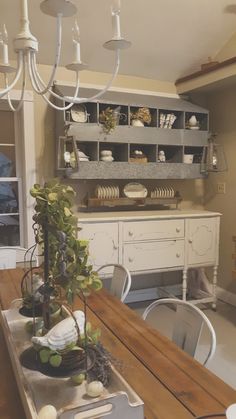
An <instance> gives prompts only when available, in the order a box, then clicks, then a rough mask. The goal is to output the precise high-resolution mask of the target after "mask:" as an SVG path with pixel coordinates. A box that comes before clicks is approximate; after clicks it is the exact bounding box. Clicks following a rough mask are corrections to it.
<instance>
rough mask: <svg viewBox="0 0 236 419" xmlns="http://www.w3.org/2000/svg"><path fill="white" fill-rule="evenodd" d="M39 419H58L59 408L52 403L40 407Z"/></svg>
mask: <svg viewBox="0 0 236 419" xmlns="http://www.w3.org/2000/svg"><path fill="white" fill-rule="evenodd" d="M38 419H57V410H56V409H55V407H54V406H52V405H51V404H46V405H45V406H43V407H42V408H41V409H40V411H39V414H38Z"/></svg>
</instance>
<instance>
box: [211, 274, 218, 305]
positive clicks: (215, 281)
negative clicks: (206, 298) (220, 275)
mask: <svg viewBox="0 0 236 419" xmlns="http://www.w3.org/2000/svg"><path fill="white" fill-rule="evenodd" d="M217 271H218V266H214V267H213V281H212V296H213V302H212V308H213V310H216V284H217Z"/></svg>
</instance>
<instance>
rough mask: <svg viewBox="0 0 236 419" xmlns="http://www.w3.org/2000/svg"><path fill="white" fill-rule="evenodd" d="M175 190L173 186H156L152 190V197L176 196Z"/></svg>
mask: <svg viewBox="0 0 236 419" xmlns="http://www.w3.org/2000/svg"><path fill="white" fill-rule="evenodd" d="M174 196H175V191H174V189H173V188H171V187H163V188H155V189H153V190H152V191H151V198H174Z"/></svg>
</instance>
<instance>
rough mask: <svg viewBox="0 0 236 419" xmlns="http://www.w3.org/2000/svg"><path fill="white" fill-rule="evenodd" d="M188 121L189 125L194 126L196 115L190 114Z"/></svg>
mask: <svg viewBox="0 0 236 419" xmlns="http://www.w3.org/2000/svg"><path fill="white" fill-rule="evenodd" d="M188 123H189V125H190V127H195V126H196V125H197V123H198V122H197V118H196V116H195V115H192V116H191V118H189V121H188Z"/></svg>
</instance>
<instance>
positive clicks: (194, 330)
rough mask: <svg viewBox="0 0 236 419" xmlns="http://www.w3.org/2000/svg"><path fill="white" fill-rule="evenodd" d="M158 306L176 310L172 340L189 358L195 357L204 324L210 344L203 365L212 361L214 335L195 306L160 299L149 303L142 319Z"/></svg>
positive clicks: (173, 300) (204, 316)
mask: <svg viewBox="0 0 236 419" xmlns="http://www.w3.org/2000/svg"><path fill="white" fill-rule="evenodd" d="M160 305H166V306H169V307H171V306H172V308H173V306H174V307H175V308H176V312H175V313H174V322H173V331H172V340H173V342H175V343H176V344H177V346H179V347H180V348H181V349H183V350H184V351H185V352H187V353H188V354H189V355H191V356H193V357H194V356H195V352H196V349H197V345H198V342H199V338H200V336H201V332H202V328H203V325H204V324H205V325H206V326H207V328H208V330H209V333H210V338H211V339H210V344H209V348H208V352H207V355H206V358H205V360H204V362H203V365H206V363H207V362H209V361H210V359H212V357H213V355H214V353H215V350H216V334H215V330H214V328H213V326H212V324H211V322H210V320H209V319H208V317H207V316H206V315H205V314H204V313H203V311H202V310H200V309H199V308H198V307H196V306H195V305H193V304H191V303H190V302H187V301H183V300H178V299H176V298H161V299H159V300H156V301H154V302H153V303H151V304H150V305H149V306H148V307H147V308H146V310H145V311H144V313H143V315H142V318H143V319H144V320H146V318H147V316H148V315H149V314H150V312H151V311H152V310H154V309H158V308H159V306H160Z"/></svg>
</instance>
